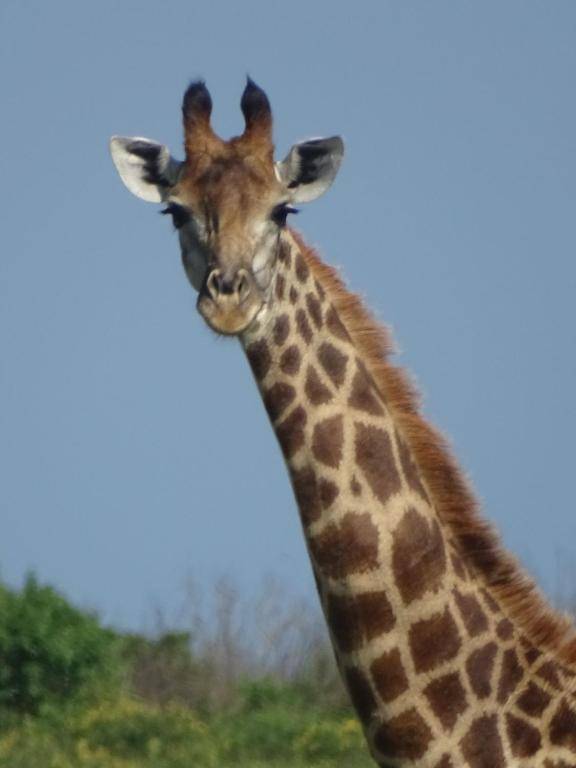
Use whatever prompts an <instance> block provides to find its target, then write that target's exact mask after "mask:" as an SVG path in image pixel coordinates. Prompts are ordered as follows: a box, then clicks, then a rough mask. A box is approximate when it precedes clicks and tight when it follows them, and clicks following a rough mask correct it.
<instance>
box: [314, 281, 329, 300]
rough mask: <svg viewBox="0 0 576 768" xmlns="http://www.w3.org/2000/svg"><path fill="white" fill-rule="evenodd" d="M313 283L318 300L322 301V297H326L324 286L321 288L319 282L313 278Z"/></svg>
mask: <svg viewBox="0 0 576 768" xmlns="http://www.w3.org/2000/svg"><path fill="white" fill-rule="evenodd" d="M314 285H315V287H316V293H317V294H318V298H319V299H320V302H321V303H322V302H323V301H324V299H325V298H326V291H325V290H324V288H322V286H321V284H320V283H319V282H318V280H314Z"/></svg>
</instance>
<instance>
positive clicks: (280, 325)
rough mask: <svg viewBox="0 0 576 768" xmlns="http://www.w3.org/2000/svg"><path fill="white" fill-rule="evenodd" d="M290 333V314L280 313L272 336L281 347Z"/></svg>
mask: <svg viewBox="0 0 576 768" xmlns="http://www.w3.org/2000/svg"><path fill="white" fill-rule="evenodd" d="M289 333H290V320H289V319H288V315H280V317H279V318H278V319H277V320H276V322H275V323H274V330H273V331H272V336H273V338H274V343H275V344H276V346H278V347H281V346H282V345H283V344H284V342H285V341H286V339H287V338H288V334H289Z"/></svg>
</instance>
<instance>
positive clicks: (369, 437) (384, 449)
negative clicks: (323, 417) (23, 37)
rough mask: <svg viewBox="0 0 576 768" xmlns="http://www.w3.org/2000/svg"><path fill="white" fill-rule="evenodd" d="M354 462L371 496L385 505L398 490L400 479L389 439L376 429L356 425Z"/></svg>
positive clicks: (359, 424) (384, 433)
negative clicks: (366, 482)
mask: <svg viewBox="0 0 576 768" xmlns="http://www.w3.org/2000/svg"><path fill="white" fill-rule="evenodd" d="M355 452H356V462H357V464H358V466H359V467H360V469H361V470H362V472H363V474H364V476H365V477H366V480H367V481H368V485H369V486H370V488H371V490H372V492H373V494H374V495H375V496H376V498H377V499H378V500H379V501H380V502H381V503H382V504H385V503H386V501H388V499H389V498H390V496H391V495H392V494H393V493H397V492H398V491H399V490H400V487H401V486H400V477H399V476H398V472H397V470H396V466H395V463H394V454H393V453H392V445H391V443H390V438H389V437H388V435H387V434H386V432H384V431H383V430H381V429H379V428H378V427H372V426H366V425H365V424H361V423H358V424H356V439H355Z"/></svg>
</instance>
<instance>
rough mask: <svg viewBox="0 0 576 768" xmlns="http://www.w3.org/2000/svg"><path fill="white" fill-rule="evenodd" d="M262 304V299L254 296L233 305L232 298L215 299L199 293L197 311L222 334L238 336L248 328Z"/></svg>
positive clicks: (214, 329) (212, 327)
mask: <svg viewBox="0 0 576 768" xmlns="http://www.w3.org/2000/svg"><path fill="white" fill-rule="evenodd" d="M262 305H263V302H262V300H261V299H260V298H258V299H256V297H254V298H253V299H251V300H247V301H244V302H242V303H240V304H236V305H235V302H234V300H233V299H232V300H230V299H225V300H222V299H221V300H218V301H216V300H214V299H213V298H211V297H210V296H208V295H206V294H205V293H201V294H200V296H199V297H198V302H197V308H198V312H199V313H200V315H201V316H202V318H203V319H204V321H205V322H206V324H207V325H208V326H209V327H210V328H211V329H212V330H213V331H215V332H216V333H219V334H221V335H223V336H238V335H239V334H241V333H243V332H244V331H246V330H248V328H249V327H250V326H251V325H252V323H253V322H254V320H255V318H256V316H257V315H258V313H259V312H260V309H261V308H262Z"/></svg>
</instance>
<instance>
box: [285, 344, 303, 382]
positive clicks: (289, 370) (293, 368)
mask: <svg viewBox="0 0 576 768" xmlns="http://www.w3.org/2000/svg"><path fill="white" fill-rule="evenodd" d="M280 370H281V371H282V372H283V373H285V374H286V375H287V376H295V375H296V374H297V373H298V371H299V370H300V350H299V349H298V347H297V346H295V345H292V346H291V347H288V349H286V350H284V352H283V353H282V357H281V358H280Z"/></svg>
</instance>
